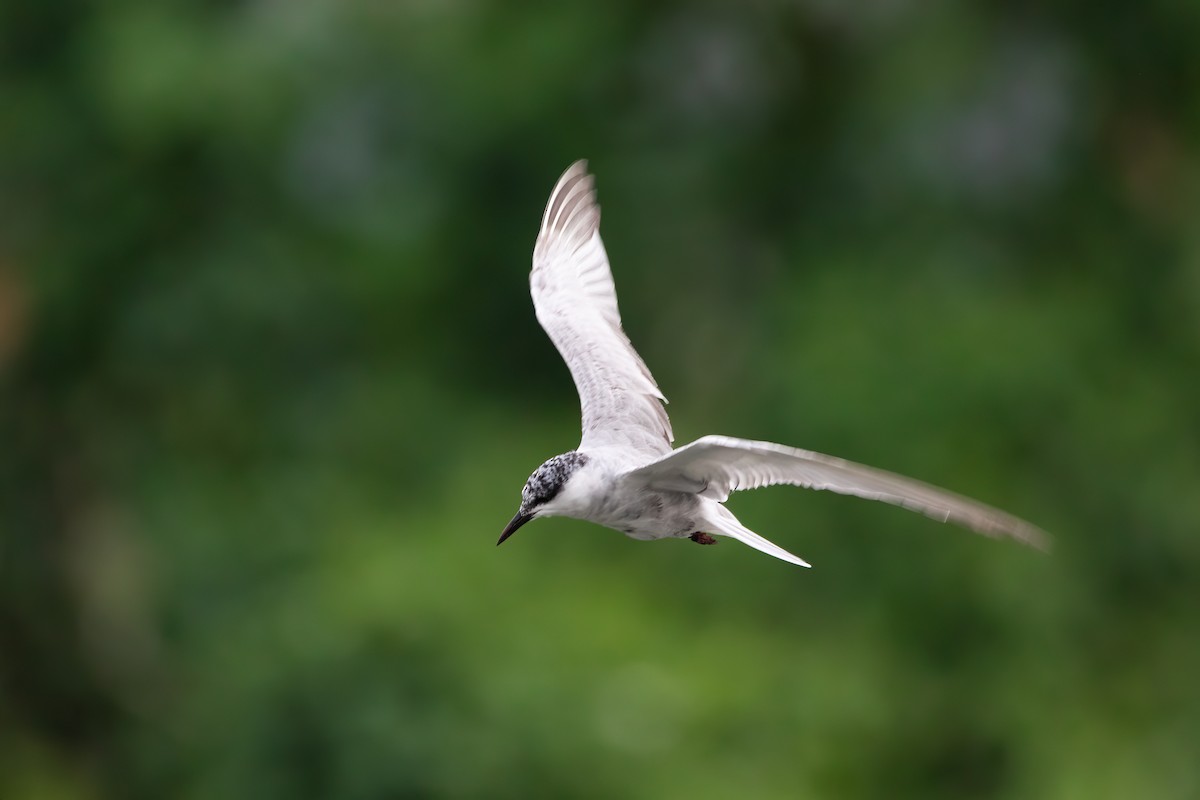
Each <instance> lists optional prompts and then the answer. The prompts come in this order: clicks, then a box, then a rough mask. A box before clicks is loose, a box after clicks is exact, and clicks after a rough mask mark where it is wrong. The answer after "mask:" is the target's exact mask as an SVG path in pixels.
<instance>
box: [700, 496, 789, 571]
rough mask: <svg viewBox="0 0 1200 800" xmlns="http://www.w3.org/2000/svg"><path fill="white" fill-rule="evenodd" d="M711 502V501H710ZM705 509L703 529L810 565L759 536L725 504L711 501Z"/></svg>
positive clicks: (776, 555)
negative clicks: (705, 518) (705, 517)
mask: <svg viewBox="0 0 1200 800" xmlns="http://www.w3.org/2000/svg"><path fill="white" fill-rule="evenodd" d="M710 502H711V501H710ZM706 505H708V508H707V509H706V511H708V514H707V515H706V516H707V517H708V526H707V527H706V528H705V530H706V531H707V532H709V533H715V534H717V535H718V536H728V537H729V538H731V539H737V540H738V541H739V542H741V543H742V544H745V545H749V546H750V547H753V548H754V549H755V550H758V551H761V552H763V553H766V554H767V555H769V556H775V557H776V558H778V559H780V560H781V561H786V562H788V563H789V564H796V565H797V566H801V567H811V566H812V564H809V563H808V562H807V561H805V560H804V559H803V558H800V557H799V556H794V555H792V554H791V553H789V552H788V551H787V550H784V549H783V548H782V547H780V546H779V545H777V544H775V543H774V542H771V541H769V540H767V539H764V538H763V537H761V536H759V535H758V534H757V533H755V532H754V531H752V530H750V529H749V528H747V527H746V526H745V525H743V524H742V523H741V522H739V521H738V518H737V517H735V516H734V515H733V512H732V511H730V510H729V509H727V508H726V507H725V506H723V505H721V504H719V503H715V502H711V504H706Z"/></svg>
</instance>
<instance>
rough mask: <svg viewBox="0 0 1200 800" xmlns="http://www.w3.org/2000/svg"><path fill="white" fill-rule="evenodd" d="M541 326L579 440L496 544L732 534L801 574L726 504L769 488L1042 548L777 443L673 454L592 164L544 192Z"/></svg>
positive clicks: (905, 489)
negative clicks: (611, 534) (626, 316)
mask: <svg viewBox="0 0 1200 800" xmlns="http://www.w3.org/2000/svg"><path fill="white" fill-rule="evenodd" d="M529 285H530V291H531V294H532V295H533V307H534V311H535V312H536V313H537V319H538V322H540V323H541V325H542V327H543V328H544V329H545V331H546V333H547V335H549V337H550V340H551V341H552V342H553V343H554V346H555V347H556V348H557V349H558V352H559V354H560V355H561V356H562V357H563V360H564V361H566V362H567V367H568V368H569V369H570V371H571V377H572V378H573V379H574V380H575V388H576V389H577V390H578V392H579V404H580V407H581V410H582V415H583V437H582V439H581V440H580V442H579V447H577V448H576V449H574V450H572V451H570V452H567V453H563V454H561V455H556V456H554V457H553V458H551V459H550V460H548V461H546V462H545V463H544V464H542V465H541V466H540V467H538V468H537V470H536V471H535V472H534V473H533V474H532V475H530V476H529V480H528V481H527V482H526V483H525V487H524V489H522V490H521V505H520V508H519V509H518V511H517V513H516V516H514V517H513V518H512V521H510V522H509V523H508V525H506V526H505V528H504V532H503V533H501V534H500V541H498V542H497V543H496V544H497V545H499V544H503V543H504V541H505V540H506V539H508V537H510V536H512V535H513V533H514V532H515V531H516V530H517V529H518V528H520V527H521V526H522V525H524V524H525V523H527V522H529V521H530V520H533V519H536V518H538V517H551V516H563V517H573V518H575V519H583V520H588V521H590V522H595V523H597V524H600V525H603V526H605V527H608V528H613V529H615V530H618V531H621V532H622V533H625V534H627V535H628V536H630V537H632V538H634V539H642V540H650V539H666V538H680V539H691V540H692V541H693V542H697V543H699V544H715V543H716V541H717V540H716V539H715V538H713V537H714V535H715V536H728V537H730V538H733V539H737V540H738V541H739V542H742V543H743V544H746V545H749V546H750V547H753V548H755V549H756V550H761V551H762V552H764V553H767V554H768V555H772V556H775V557H776V558H779V559H782V560H784V561H787V562H789V563H792V564H797V565H799V566H802V567H807V566H809V564H808V562H806V561H805V560H804V559H802V558H800V557H798V556H796V555H793V554H792V553H789V552H788V551H787V550H784V549H783V548H782V547H779V546H778V545H776V544H774V543H773V542H770V541H768V540H767V539H765V538H763V537H762V536H759V535H758V534H757V533H754V532H753V531H751V530H749V529H748V528H747V527H746V526H744V525H742V523H740V522H739V521H738V519H737V517H735V516H734V515H733V513H732V512H731V511H729V509H727V508H726V507H725V506H724V505H723V503H724V502H725V500H726V499H728V497H729V494H730V493H731V492H735V491H738V490H744V489H755V488H758V487H760V486H769V485H773V484H789V485H792V486H802V487H805V488H808V489H827V490H829V491H831V492H837V493H838V494H848V495H854V496H856V497H863V498H866V499H868V500H882V501H883V502H885V503H891V504H892V505H897V506H902V507H904V508H908V509H911V510H913V511H919V512H921V513H922V514H925V515H927V516H929V517H932V518H934V519H937V520H940V521H943V522H955V523H958V524H959V525H962V526H964V527H966V528H970V529H971V530H973V531H977V532H979V533H982V534H985V535H987V536H992V537H1002V536H1011V537H1012V538H1014V539H1017V540H1020V541H1022V542H1025V543H1027V544H1030V545H1033V546H1035V547H1039V548H1045V546H1046V542H1047V537H1046V535H1045V534H1044V533H1043V532H1042V531H1041V530H1039V529H1038V528H1036V527H1034V526H1033V525H1031V524H1029V523H1028V522H1025V521H1023V520H1021V519H1018V518H1016V517H1014V516H1012V515H1010V514H1006V513H1005V512H1003V511H1000V510H998V509H995V508H992V507H991V506H987V505H984V504H983V503H980V502H978V501H975V500H971V499H970V498H967V497H963V496H962V495H958V494H954V493H953V492H949V491H947V490H945V489H939V488H938V487H936V486H931V485H929V484H927V483H922V482H921V481H918V480H914V479H913V478H906V477H904V476H902V475H897V474H895V473H892V472H887V471H885V470H881V469H875V468H874V467H867V466H863V465H862V464H855V463H853V462H851V461H845V460H843V459H840V458H835V457H833V456H827V455H822V454H821V453H814V452H812V451H810V450H799V449H796V448H794V447H785V446H783V445H780V444H773V443H771V442H756V441H750V440H747V439H734V438H730V437H728V436H704V437H702V438H700V439H697V440H696V441H694V442H692V443H691V444H687V445H684V446H682V447H679V448H675V449H672V446H671V443H672V442H673V441H674V435H673V434H672V432H671V421H670V420H669V419H668V418H667V410H666V408H665V407H664V404H665V403H666V402H667V401H666V398H665V397H664V396H663V394H662V392H660V391H659V389H658V384H657V383H656V382H655V380H654V377H653V376H652V375H651V374H650V370H649V369H647V367H646V364H645V362H644V361H642V359H641V357H640V356H639V355H638V354H637V351H635V350H634V349H633V345H632V344H631V343H630V341H629V337H627V336H626V335H625V332H624V331H623V330H622V328H621V315H620V312H619V311H618V310H617V294H616V289H615V287H614V285H613V279H612V271H611V270H610V268H609V265H608V256H607V255H606V254H605V251H604V244H603V243H602V242H601V241H600V208H599V206H598V205H596V195H595V189H594V181H593V178H592V176H591V175H589V174H588V171H587V162H585V161H577V162H575V163H574V164H572V165H571V166H570V167H569V168H568V169H567V171H566V172H564V173H563V175H562V177H561V178H559V179H558V183H557V184H556V185H555V186H554V190H553V191H552V192H551V193H550V201H549V202H548V203H547V205H546V212H545V214H543V215H542V227H541V230H540V231H539V232H538V236H537V242H536V244H535V245H534V249H533V271H532V272H531V273H530V275H529Z"/></svg>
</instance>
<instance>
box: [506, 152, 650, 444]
mask: <svg viewBox="0 0 1200 800" xmlns="http://www.w3.org/2000/svg"><path fill="white" fill-rule="evenodd" d="M529 286H530V293H531V294H532V296H533V306H534V310H535V311H536V313H537V318H538V322H540V323H541V325H542V328H544V329H545V331H546V334H547V335H548V336H549V337H550V340H551V341H552V342H553V343H554V346H555V347H556V348H557V349H558V352H559V354H560V355H561V356H562V357H563V360H564V361H565V362H566V363H567V368H568V369H569V370H570V371H571V377H572V378H573V379H574V381H575V388H576V390H577V391H578V392H579V405H580V411H581V415H582V417H583V437H582V439H581V441H580V448H581V449H587V448H589V447H606V446H614V445H616V446H623V447H628V448H631V449H633V450H635V451H637V452H638V453H640V454H643V455H646V456H653V457H657V456H660V455H662V454H664V453H668V452H670V451H671V441H672V440H673V434H672V432H671V421H670V419H669V418H668V417H667V411H666V409H665V408H664V407H663V404H664V403H665V402H666V398H665V397H663V395H662V392H660V391H659V389H658V384H657V383H655V381H654V377H653V376H652V375H651V374H650V370H649V369H648V368H647V367H646V364H645V362H644V361H642V359H641V357H640V356H639V355H638V354H637V351H636V350H634V349H633V345H632V344H631V343H630V341H629V337H628V336H626V335H625V332H624V331H623V330H622V329H621V314H620V311H619V310H618V308H617V293H616V288H615V286H614V285H613V279H612V271H611V269H610V268H609V265H608V255H607V254H606V253H605V251H604V243H603V242H602V241H601V240H600V207H599V206H598V205H597V204H596V195H595V190H594V181H593V178H592V176H591V175H589V174H588V172H587V162H585V161H577V162H575V163H574V164H572V165H571V166H570V167H569V168H568V169H567V171H566V172H564V173H563V175H562V177H561V178H559V180H558V183H557V184H556V185H555V187H554V190H553V191H552V192H551V194H550V200H549V202H548V203H547V204H546V211H545V213H544V214H543V215H542V227H541V230H540V231H539V233H538V237H537V243H536V244H535V245H534V250H533V271H532V272H531V273H530V275H529Z"/></svg>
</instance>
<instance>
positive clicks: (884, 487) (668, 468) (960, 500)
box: [627, 436, 1048, 549]
mask: <svg viewBox="0 0 1200 800" xmlns="http://www.w3.org/2000/svg"><path fill="white" fill-rule="evenodd" d="M627 478H628V479H630V480H636V481H642V482H644V483H645V485H646V486H647V487H648V488H651V489H658V490H661V491H679V492H687V493H690V494H697V495H700V496H701V497H708V498H711V499H713V500H717V501H718V502H724V501H725V500H726V499H727V498H728V497H729V493H730V492H734V491H738V490H743V489H756V488H758V487H760V486H769V485H773V484H789V485H792V486H802V487H805V488H808V489H825V490H828V491H831V492H837V493H838V494H847V495H854V496H855V497H863V498H866V499H868V500H880V501H882V502H884V503H891V504H892V505H896V506H901V507H903V508H907V509H910V510H912V511H918V512H920V513H922V514H925V515H926V516H928V517H932V518H933V519H937V520H940V521H942V522H954V523H957V524H959V525H962V526H964V527H966V528H970V529H971V530H973V531H976V532H978V533H982V534H984V535H986V536H992V537H1000V536H1010V537H1012V538H1014V539H1018V540H1020V541H1022V542H1025V543H1026V544H1029V545H1033V546H1034V547H1038V548H1041V549H1046V548H1047V546H1048V537H1047V535H1046V534H1045V532H1043V531H1042V530H1040V529H1039V528H1037V527H1035V526H1033V525H1031V524H1029V523H1028V522H1025V521H1024V520H1022V519H1018V518H1017V517H1014V516H1012V515H1011V514H1008V513H1005V512H1004V511H1001V510H999V509H996V508H992V507H991V506H988V505H985V504H983V503H980V502H978V501H976V500H972V499H970V498H969V497H963V496H962V495H959V494H955V493H954V492H950V491H947V490H945V489H939V488H938V487H936V486H932V485H930V484H928V483H923V482H922V481H918V480H915V479H913V478H906V477H904V476H903V475H897V474H895V473H894V472H888V471H886V470H882V469H876V468H874V467H868V466H864V465H862V464H856V463H854V462H853V461H846V460H844V459H841V458H835V457H834V456H827V455H823V454H821V453H814V452H812V451H811V450H798V449H796V448H793V447H784V446H783V445H779V444H773V443H771V442H754V441H749V440H746V439H733V438H730V437H726V436H705V437H703V438H701V439H697V440H696V441H694V442H692V443H691V444H687V445H684V446H683V447H680V448H679V449H678V450H675V451H673V452H671V453H670V454H669V455H666V456H664V457H663V458H661V459H659V460H658V461H655V462H653V463H651V464H648V465H646V466H645V467H642V468H640V469H636V470H633V471H632V472H630V473H629V474H628V475H627Z"/></svg>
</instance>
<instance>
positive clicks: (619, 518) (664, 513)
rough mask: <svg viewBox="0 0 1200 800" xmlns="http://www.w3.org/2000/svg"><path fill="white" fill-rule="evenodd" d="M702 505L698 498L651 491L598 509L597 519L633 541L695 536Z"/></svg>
mask: <svg viewBox="0 0 1200 800" xmlns="http://www.w3.org/2000/svg"><path fill="white" fill-rule="evenodd" d="M699 504H700V501H699V499H698V498H697V497H695V496H694V495H688V494H681V493H676V492H648V493H645V494H641V495H639V496H637V497H634V498H627V499H623V500H614V501H613V502H609V503H606V504H604V505H603V506H602V507H601V508H599V509H597V513H596V515H595V517H594V520H595V521H596V522H599V523H600V524H601V525H604V526H606V527H609V528H613V529H615V530H618V531H621V532H622V533H624V534H625V535H626V536H629V537H630V538H633V539H641V540H649V539H666V538H672V537H683V536H691V535H692V534H693V533H695V532H696V530H697V529H696V517H697V515H696V509H697V508H698V506H699Z"/></svg>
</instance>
